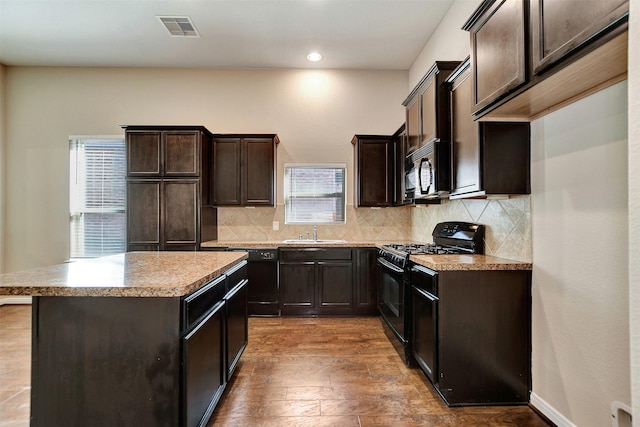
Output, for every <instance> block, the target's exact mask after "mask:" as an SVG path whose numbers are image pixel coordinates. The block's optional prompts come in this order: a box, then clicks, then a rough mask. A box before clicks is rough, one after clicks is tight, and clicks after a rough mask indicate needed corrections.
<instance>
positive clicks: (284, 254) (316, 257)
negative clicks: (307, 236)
mask: <svg viewBox="0 0 640 427" xmlns="http://www.w3.org/2000/svg"><path fill="white" fill-rule="evenodd" d="M335 259H345V260H350V259H351V248H340V249H334V248H301V249H280V260H281V261H325V260H335Z"/></svg>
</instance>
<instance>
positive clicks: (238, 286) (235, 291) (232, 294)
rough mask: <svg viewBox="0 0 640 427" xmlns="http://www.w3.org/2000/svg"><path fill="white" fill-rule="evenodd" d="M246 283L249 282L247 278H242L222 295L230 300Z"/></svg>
mask: <svg viewBox="0 0 640 427" xmlns="http://www.w3.org/2000/svg"><path fill="white" fill-rule="evenodd" d="M247 283H249V280H247V279H242V280H241V281H240V283H238V284H237V285H236V286H234V287H233V289H231V290H230V291H229V292H227V295H225V296H224V299H225V300H230V299H231V298H233V296H234V295H235V294H237V293H238V292H239V291H240V289H242V288H243V287H244V286H245V285H246V284H247Z"/></svg>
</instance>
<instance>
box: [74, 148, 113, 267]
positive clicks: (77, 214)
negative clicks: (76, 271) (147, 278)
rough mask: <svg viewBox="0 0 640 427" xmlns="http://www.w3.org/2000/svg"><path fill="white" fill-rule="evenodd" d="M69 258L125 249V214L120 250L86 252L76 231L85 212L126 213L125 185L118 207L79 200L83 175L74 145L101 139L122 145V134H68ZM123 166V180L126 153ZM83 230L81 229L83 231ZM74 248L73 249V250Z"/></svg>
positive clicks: (110, 252)
mask: <svg viewBox="0 0 640 427" xmlns="http://www.w3.org/2000/svg"><path fill="white" fill-rule="evenodd" d="M68 139H69V234H68V236H69V259H71V260H73V259H82V258H93V257H98V256H103V255H110V254H113V253H119V252H124V251H125V250H126V215H125V216H124V224H123V227H124V234H123V237H122V242H121V243H122V244H121V245H120V248H121V250H117V251H109V250H106V251H102V252H101V253H100V254H93V255H92V254H87V252H86V250H85V246H84V243H85V240H84V235H80V233H78V232H77V231H78V228H79V227H83V224H82V223H81V222H79V221H80V219H81V218H82V216H83V215H84V214H85V213H100V214H110V213H126V187H125V188H124V189H123V194H124V197H125V199H124V205H123V206H122V207H120V208H108V209H105V208H87V207H84V201H83V200H81V198H82V197H83V196H82V192H83V186H84V183H85V181H84V177H82V176H79V174H81V172H79V171H78V167H77V161H78V151H77V148H74V145H77V144H78V142H80V141H101V142H113V143H116V142H117V143H122V144H123V146H124V141H125V138H124V135H70V136H69V138H68ZM124 162H125V164H124V166H125V169H124V170H123V173H124V175H123V180H124V179H126V154H125V157H124ZM83 231H84V230H82V233H83ZM74 249H75V250H74Z"/></svg>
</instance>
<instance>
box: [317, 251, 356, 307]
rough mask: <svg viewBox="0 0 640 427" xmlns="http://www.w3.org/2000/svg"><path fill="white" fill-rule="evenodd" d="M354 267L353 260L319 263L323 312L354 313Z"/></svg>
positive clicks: (320, 299) (319, 297) (319, 290)
mask: <svg viewBox="0 0 640 427" xmlns="http://www.w3.org/2000/svg"><path fill="white" fill-rule="evenodd" d="M352 283H353V268H352V264H351V261H349V262H339V261H320V262H319V263H318V302H319V304H318V305H319V307H318V309H319V312H320V313H322V314H342V313H344V314H352V312H353V286H352Z"/></svg>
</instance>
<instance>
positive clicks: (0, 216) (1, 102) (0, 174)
mask: <svg viewBox="0 0 640 427" xmlns="http://www.w3.org/2000/svg"><path fill="white" fill-rule="evenodd" d="M5 110H6V109H5V66H4V65H2V64H0V273H3V272H4V262H3V261H4V256H3V253H4V229H5V222H4V207H5V203H4V200H5V198H4V195H5V191H4V174H5V166H4V165H5V155H4V147H5V138H6V130H7V126H6V123H5Z"/></svg>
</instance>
